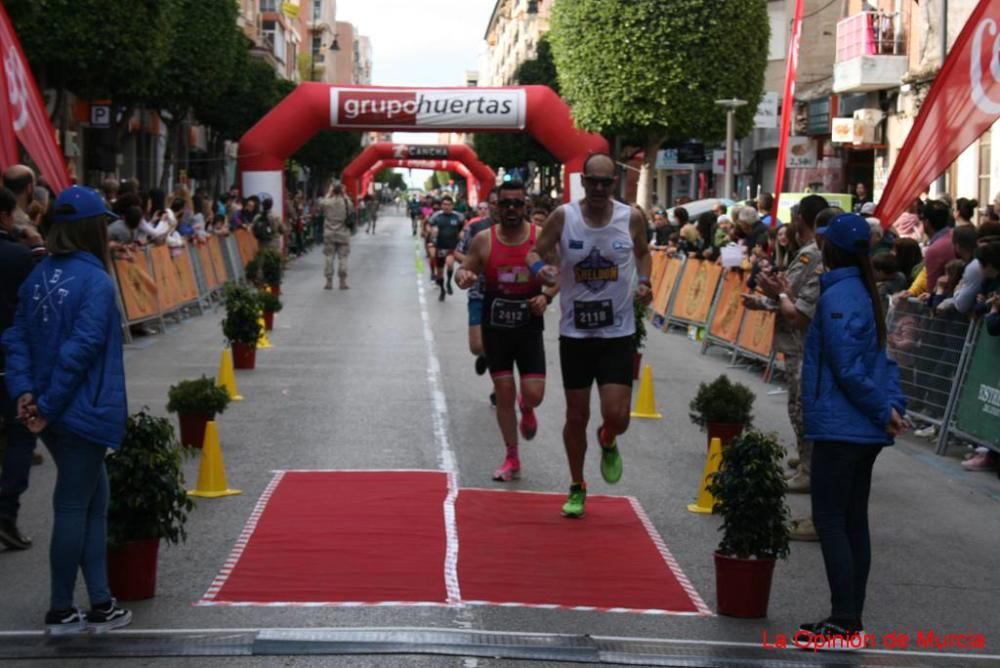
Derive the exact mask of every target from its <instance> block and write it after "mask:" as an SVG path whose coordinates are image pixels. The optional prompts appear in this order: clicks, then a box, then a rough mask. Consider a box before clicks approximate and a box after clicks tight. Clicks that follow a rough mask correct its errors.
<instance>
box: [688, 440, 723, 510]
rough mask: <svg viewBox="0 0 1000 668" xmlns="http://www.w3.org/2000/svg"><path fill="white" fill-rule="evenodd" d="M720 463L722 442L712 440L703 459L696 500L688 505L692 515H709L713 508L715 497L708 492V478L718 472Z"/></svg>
mask: <svg viewBox="0 0 1000 668" xmlns="http://www.w3.org/2000/svg"><path fill="white" fill-rule="evenodd" d="M721 461H722V441H721V440H720V439H718V438H713V439H712V443H711V444H710V445H709V446H708V456H706V457H705V471H704V472H703V473H702V474H701V484H700V485H699V487H698V500H697V501H695V502H694V503H689V504H688V510H690V511H691V512H692V513H705V514H709V513H711V512H712V509H713V508H714V507H715V497H714V496H712V495H711V494H710V493H709V491H708V483H709V478H711V477H712V474H713V473H715V472H716V471H718V470H719V464H720V462H721Z"/></svg>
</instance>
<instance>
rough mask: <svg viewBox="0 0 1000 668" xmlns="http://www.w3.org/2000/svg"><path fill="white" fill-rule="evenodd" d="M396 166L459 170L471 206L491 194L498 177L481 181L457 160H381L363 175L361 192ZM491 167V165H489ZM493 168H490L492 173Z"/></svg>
mask: <svg viewBox="0 0 1000 668" xmlns="http://www.w3.org/2000/svg"><path fill="white" fill-rule="evenodd" d="M395 167H407V168H410V169H431V170H434V171H449V172H457V173H458V174H459V175H460V176H461V177H462V178H463V179H465V183H466V192H468V194H469V204H470V205H471V206H476V204H478V203H479V202H480V200H485V199H486V197H487V196H488V195H489V192H490V188H492V187H493V183H495V181H496V177H493V178H491V179H490V180H489V181H487V183H481V182H480V181H479V179H477V178H476V175H475V174H473V173H472V172H471V171H470V170H469V168H468V167H466V166H465V165H464V164H463V163H461V162H456V161H455V160H423V159H414V160H395V159H391V160H388V159H387V160H379V161H378V162H376V163H375V164H374V165H372V166H371V167H369V168H368V171H367V172H365V174H364V176H362V177H361V194H362V195H364V194H365V193H367V192H368V191H369V188H370V187H371V184H372V182H373V181H374V180H375V175H376V174H378V173H379V172H381V171H382V170H383V169H392V168H395ZM487 169H489V167H487ZM492 173H493V170H490V174H492Z"/></svg>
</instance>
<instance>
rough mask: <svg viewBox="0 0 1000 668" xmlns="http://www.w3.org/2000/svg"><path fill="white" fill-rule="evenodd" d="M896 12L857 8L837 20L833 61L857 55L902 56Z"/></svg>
mask: <svg viewBox="0 0 1000 668" xmlns="http://www.w3.org/2000/svg"><path fill="white" fill-rule="evenodd" d="M905 55H906V43H905V40H904V35H903V26H902V20H901V18H900V15H899V12H883V11H875V12H859V13H857V14H854V15H853V16H848V17H847V18H846V19H841V20H840V21H839V22H838V23H837V62H838V63H842V62H845V61H847V60H851V59H853V58H858V57H859V56H905Z"/></svg>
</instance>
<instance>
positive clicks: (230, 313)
mask: <svg viewBox="0 0 1000 668" xmlns="http://www.w3.org/2000/svg"><path fill="white" fill-rule="evenodd" d="M224 304H225V306H226V317H225V319H224V320H223V321H222V333H223V334H224V335H225V337H226V339H228V340H229V344H230V345H231V346H232V348H233V366H234V367H235V368H237V369H252V368H254V366H255V365H256V359H257V339H258V338H259V337H260V322H259V321H258V313H259V311H260V303H259V301H258V299H257V293H256V292H255V291H254V290H251V289H250V288H248V287H245V286H242V285H235V284H229V285H227V286H226V291H225V297H224Z"/></svg>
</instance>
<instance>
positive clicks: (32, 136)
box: [0, 4, 70, 192]
mask: <svg viewBox="0 0 1000 668" xmlns="http://www.w3.org/2000/svg"><path fill="white" fill-rule="evenodd" d="M0 58H2V60H3V68H2V69H0V91H2V92H0V163H2V166H3V167H7V166H9V165H11V164H14V163H16V162H17V161H18V152H17V145H16V144H15V143H14V141H13V140H14V137H17V140H18V141H20V142H21V145H22V146H24V148H25V150H26V151H27V152H28V155H30V156H31V159H32V160H34V161H35V164H36V165H38V169H39V170H40V171H41V174H42V175H43V176H44V177H45V180H46V181H48V183H49V185H51V186H52V188H53V189H54V190H55V191H56V192H59V191H60V190H62V189H63V188H67V187H68V186H69V185H70V178H69V172H68V171H67V169H66V161H65V160H63V157H62V152H61V151H60V150H59V146H58V145H57V144H56V132H55V129H54V128H53V127H52V123H51V122H50V121H49V115H48V113H46V111H45V104H44V103H43V102H42V96H41V94H40V93H39V92H38V86H37V85H36V84H35V78H34V76H32V74H31V68H29V67H28V61H27V59H26V58H25V57H24V52H23V51H22V50H21V43H20V41H18V39H17V33H15V32H14V26H12V25H11V23H10V19H9V18H8V17H7V12H6V10H4V8H3V4H0Z"/></svg>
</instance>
